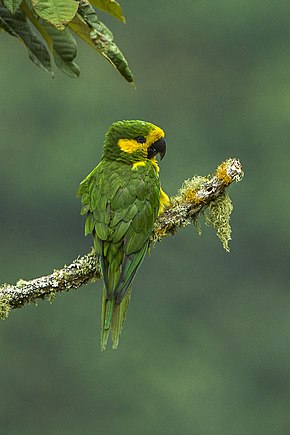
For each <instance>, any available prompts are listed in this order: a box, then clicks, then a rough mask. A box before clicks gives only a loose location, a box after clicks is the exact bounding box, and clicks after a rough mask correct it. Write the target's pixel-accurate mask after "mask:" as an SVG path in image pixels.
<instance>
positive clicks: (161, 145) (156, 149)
mask: <svg viewBox="0 0 290 435" xmlns="http://www.w3.org/2000/svg"><path fill="white" fill-rule="evenodd" d="M157 154H159V155H160V160H162V159H163V158H164V156H165V154H166V142H165V139H164V138H163V137H162V138H160V139H158V140H157V141H156V142H154V143H153V144H152V145H151V147H150V148H149V149H148V158H152V157H155V156H156V155H157Z"/></svg>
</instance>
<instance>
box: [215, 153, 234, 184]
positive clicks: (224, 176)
mask: <svg viewBox="0 0 290 435" xmlns="http://www.w3.org/2000/svg"><path fill="white" fill-rule="evenodd" d="M229 160H230V159H229ZM229 160H226V161H225V162H223V163H221V164H220V165H219V166H218V167H217V170H216V172H215V176H216V177H217V178H219V179H220V180H221V181H222V182H223V183H224V184H225V185H226V186H228V185H229V184H231V183H232V181H233V179H232V177H231V176H230V174H229V173H228V166H229V164H228V163H229Z"/></svg>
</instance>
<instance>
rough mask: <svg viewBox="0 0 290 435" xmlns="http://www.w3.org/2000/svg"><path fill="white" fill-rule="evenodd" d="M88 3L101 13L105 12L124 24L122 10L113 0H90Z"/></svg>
mask: <svg viewBox="0 0 290 435" xmlns="http://www.w3.org/2000/svg"><path fill="white" fill-rule="evenodd" d="M90 3H91V4H92V5H93V6H95V7H96V8H98V9H100V10H101V11H104V12H107V13H108V14H110V15H112V16H113V17H115V18H118V20H120V21H123V23H125V17H124V15H123V11H122V8H121V6H120V5H119V3H118V2H116V1H115V0H91V2H90Z"/></svg>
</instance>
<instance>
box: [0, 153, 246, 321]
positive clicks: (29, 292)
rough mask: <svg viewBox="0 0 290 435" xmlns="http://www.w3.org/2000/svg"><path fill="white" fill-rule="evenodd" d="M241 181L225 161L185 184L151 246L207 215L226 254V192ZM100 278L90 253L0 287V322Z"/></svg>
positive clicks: (235, 163)
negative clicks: (16, 310)
mask: <svg viewBox="0 0 290 435" xmlns="http://www.w3.org/2000/svg"><path fill="white" fill-rule="evenodd" d="M242 178H243V170H242V166H241V163H240V162H239V160H237V159H228V160H226V161H224V162H223V163H222V164H221V165H219V166H218V168H217V170H216V171H215V173H214V175H213V176H208V177H200V176H195V177H193V178H192V179H190V180H187V181H185V182H184V183H183V185H182V187H181V188H180V190H179V192H178V194H177V195H176V196H175V197H172V198H171V204H172V205H171V207H169V208H167V209H166V210H165V211H164V213H163V214H162V215H160V216H159V217H158V219H157V221H156V223H155V226H154V230H153V232H152V236H151V240H150V241H151V245H155V243H156V242H158V241H160V240H161V239H162V238H163V237H166V236H169V235H174V234H175V233H176V231H177V229H178V228H181V227H185V226H187V225H188V224H190V223H193V224H195V225H196V226H197V218H198V217H199V216H200V215H201V214H204V212H206V222H207V223H210V224H212V225H213V226H214V227H215V228H216V231H217V236H218V237H219V238H220V239H221V241H222V243H223V246H224V248H225V249H226V250H227V251H228V250H229V249H228V242H229V240H230V239H231V237H230V236H231V228H230V223H229V220H230V214H231V211H232V203H231V200H230V198H229V196H228V194H227V188H228V187H229V186H230V184H232V183H233V182H234V181H236V182H238V181H240V180H241V179H242ZM101 277H102V275H101V268H100V264H99V261H98V259H97V257H96V255H95V253H94V250H92V251H91V252H90V253H89V254H87V255H84V256H82V257H78V258H77V259H76V260H74V261H73V262H72V263H71V264H70V265H69V266H64V267H63V268H62V269H59V270H55V271H54V272H53V273H52V274H50V275H47V276H43V277H40V278H35V279H32V280H30V281H24V280H22V279H21V280H19V281H18V282H17V284H16V285H10V284H3V285H2V286H1V287H0V319H5V318H7V317H8V315H9V313H10V311H11V310H12V309H14V308H20V307H22V306H24V305H26V304H29V303H35V302H36V301H37V300H38V299H48V300H50V301H51V300H53V298H54V296H55V293H57V292H65V291H69V290H71V289H76V288H79V287H81V286H83V285H85V284H87V283H89V282H93V281H96V280H97V279H100V278H101Z"/></svg>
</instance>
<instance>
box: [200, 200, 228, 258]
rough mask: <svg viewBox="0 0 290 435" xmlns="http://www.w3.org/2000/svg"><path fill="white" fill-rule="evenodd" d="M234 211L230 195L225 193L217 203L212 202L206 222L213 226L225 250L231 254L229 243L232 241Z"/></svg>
mask: <svg viewBox="0 0 290 435" xmlns="http://www.w3.org/2000/svg"><path fill="white" fill-rule="evenodd" d="M232 211H233V204H232V201H231V199H230V197H229V195H228V194H227V193H226V192H224V193H223V194H222V195H220V196H219V197H218V198H217V199H216V200H215V201H212V202H211V203H210V205H209V208H208V210H207V213H206V214H205V216H206V222H207V223H209V224H211V225H213V226H214V227H215V229H216V234H217V236H218V238H219V239H220V241H221V242H222V244H223V248H224V249H225V250H226V251H227V252H229V251H230V248H229V241H230V240H231V232H232V229H231V226H230V217H231V213H232Z"/></svg>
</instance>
